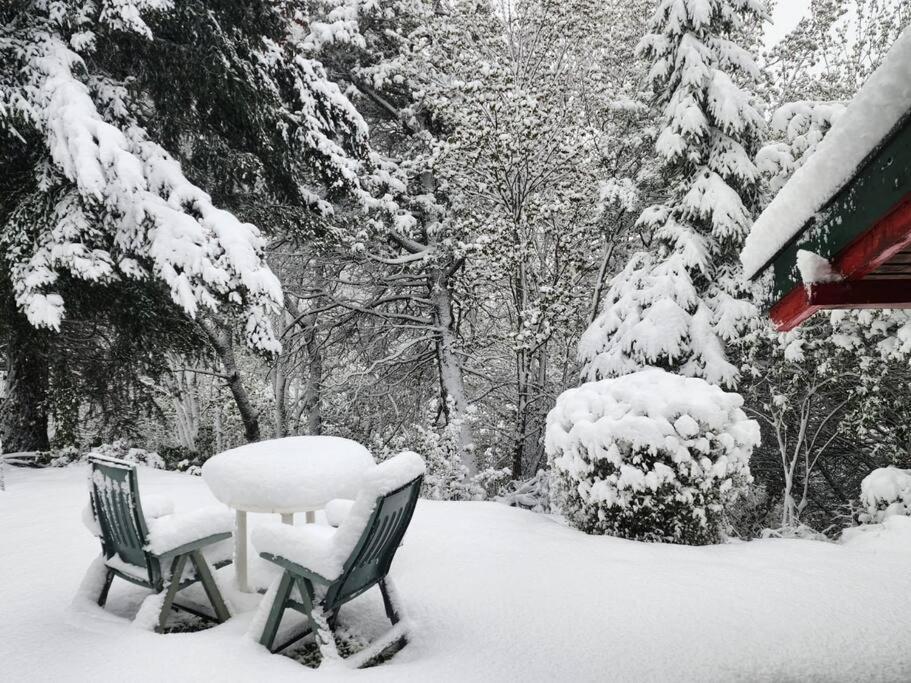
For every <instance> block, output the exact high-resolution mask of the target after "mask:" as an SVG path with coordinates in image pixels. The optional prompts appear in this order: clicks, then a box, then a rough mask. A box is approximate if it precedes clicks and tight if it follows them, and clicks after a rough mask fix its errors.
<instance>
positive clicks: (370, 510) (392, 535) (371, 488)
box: [251, 452, 424, 661]
mask: <svg viewBox="0 0 911 683" xmlns="http://www.w3.org/2000/svg"><path fill="white" fill-rule="evenodd" d="M423 476H424V461H423V460H422V459H421V457H420V456H419V455H417V454H416V453H411V452H404V453H400V454H399V455H396V456H395V457H393V458H390V459H389V460H387V461H385V462H382V463H380V464H379V465H377V466H375V467H374V468H373V469H372V470H368V471H367V472H366V473H365V474H364V476H363V479H362V482H361V489H360V492H359V493H358V496H357V499H356V500H355V501H354V504H353V505H352V506H351V509H350V512H349V513H348V515H347V516H346V517H345V519H344V520H343V521H342V522H341V524H340V525H339V527H338V529H335V530H333V529H331V528H326V527H322V528H319V527H316V526H315V525H308V526H304V527H288V526H284V527H281V526H279V525H272V526H263V527H260V528H257V529H255V530H254V533H253V544H254V545H255V546H256V548H257V550H258V551H259V552H260V556H261V557H263V558H264V559H266V560H268V561H270V562H273V563H275V564H277V565H278V566H279V567H281V568H282V569H283V570H284V571H283V572H282V576H281V578H280V579H279V580H278V581H277V582H276V583H275V584H273V586H272V587H271V588H270V589H269V593H268V594H267V595H266V598H264V599H263V602H262V605H261V606H260V618H258V619H254V622H253V624H254V625H253V626H252V627H251V629H252V630H253V635H254V636H257V637H258V638H259V642H260V643H261V644H262V645H265V646H266V647H267V648H269V650H270V651H272V652H277V651H279V650H283V649H284V648H286V647H288V646H289V645H291V644H292V643H294V642H297V641H298V640H300V639H301V638H303V637H304V636H306V635H307V634H308V633H311V632H312V633H314V634H315V636H316V640H317V644H318V645H319V649H320V653H321V654H322V656H323V660H324V661H326V660H337V659H339V654H338V650H337V649H336V646H335V635H334V631H333V629H334V626H335V622H336V619H337V617H338V611H339V609H340V608H341V606H342V605H344V604H345V603H346V602H348V601H349V600H352V599H353V598H355V597H357V596H358V595H360V594H361V593H363V592H364V591H366V590H368V589H369V588H371V587H372V586H374V585H379V588H380V591H381V593H382V595H383V604H384V607H385V609H386V615H387V617H388V618H389V620H390V621H391V622H392V625H393V631H392V632H394V635H395V636H396V638H395V639H394V640H389V643H390V644H391V643H392V642H403V641H404V633H403V632H402V629H401V627H398V628H397V627H396V624H398V622H399V611H398V609H397V607H396V606H395V605H394V604H393V601H394V600H395V598H394V597H393V595H391V590H390V586H389V585H387V582H388V579H387V575H388V573H389V567H390V565H391V564H392V560H393V558H394V556H395V553H396V550H398V547H399V543H400V542H401V540H402V537H403V536H404V534H405V531H406V530H407V528H408V525H409V523H410V522H411V517H412V515H413V514H414V508H415V505H416V504H417V499H418V495H419V493H420V490H421V482H422V481H423ZM294 587H296V588H297V591H298V592H299V594H300V601H297V600H294V599H292V598H291V593H292V589H293V588H294ZM288 608H291V609H294V610H296V611H298V612H302V613H303V614H305V615H307V616H308V618H309V620H308V626H307V628H306V629H305V630H304V632H303V633H301V634H299V635H297V636H295V637H294V638H292V639H290V640H288V641H287V642H285V643H283V644H282V645H279V646H278V647H274V641H275V636H276V634H277V633H278V627H279V625H280V623H281V620H282V616H283V614H284V611H285V609H288ZM260 625H261V626H260ZM259 628H261V629H262V631H261V633H256V632H255V631H258V629H259ZM392 632H391V633H392ZM388 635H389V634H387V636H388ZM380 640H381V641H384V642H385V641H387V640H388V638H386V637H381V638H380ZM368 649H369V648H368Z"/></svg>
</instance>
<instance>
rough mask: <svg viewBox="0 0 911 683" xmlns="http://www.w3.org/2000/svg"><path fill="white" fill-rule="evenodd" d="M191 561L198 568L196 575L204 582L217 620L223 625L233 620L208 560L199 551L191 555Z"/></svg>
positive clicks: (203, 585)
mask: <svg viewBox="0 0 911 683" xmlns="http://www.w3.org/2000/svg"><path fill="white" fill-rule="evenodd" d="M190 560H191V561H192V562H193V566H194V567H196V575H197V576H198V577H199V580H200V581H201V582H202V587H203V588H204V589H205V591H206V596H207V597H208V598H209V602H210V603H212V609H213V610H214V611H215V618H216V619H218V623H220V624H223V623H224V622H226V621H227V620H228V619H230V618H231V614H230V612H228V608H227V606H225V601H224V600H223V599H222V597H221V591H219V590H218V585H217V584H216V583H215V577H214V576H212V572H211V571H210V569H209V563H208V562H206V558H205V557H204V556H203V554H202V553H201V552H200V551H199V550H194V551H193V552H192V553H190Z"/></svg>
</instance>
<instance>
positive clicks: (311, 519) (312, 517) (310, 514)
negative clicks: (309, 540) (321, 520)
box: [307, 510, 316, 524]
mask: <svg viewBox="0 0 911 683" xmlns="http://www.w3.org/2000/svg"><path fill="white" fill-rule="evenodd" d="M315 523H316V513H315V512H314V511H313V510H307V524H315Z"/></svg>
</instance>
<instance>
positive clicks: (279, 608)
mask: <svg viewBox="0 0 911 683" xmlns="http://www.w3.org/2000/svg"><path fill="white" fill-rule="evenodd" d="M292 584H293V580H292V578H291V574H290V573H289V572H287V571H286V572H284V573H283V574H282V578H281V581H280V582H279V584H278V590H277V591H276V592H275V599H274V600H273V601H272V608H271V609H270V610H269V617H268V618H267V619H266V625H265V626H264V627H263V634H262V635H261V636H260V638H259V643H260V645H265V646H266V647H267V648H268V649H269V651H270V652H271V651H272V645H273V643H274V642H275V634H277V633H278V626H279V624H281V621H282V615H283V614H284V613H285V603H286V602H287V601H288V597H289V596H290V595H291V586H292Z"/></svg>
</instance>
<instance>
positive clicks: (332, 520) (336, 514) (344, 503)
mask: <svg viewBox="0 0 911 683" xmlns="http://www.w3.org/2000/svg"><path fill="white" fill-rule="evenodd" d="M353 506H354V501H353V500H349V499H348V498H334V499H333V500H330V501H329V502H328V503H326V509H325V513H326V521H327V522H328V523H329V526H332V527H338V526H339V525H340V524H341V523H342V522H343V521H344V519H345V517H347V516H348V514H349V513H350V512H351V508H352V507H353Z"/></svg>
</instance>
